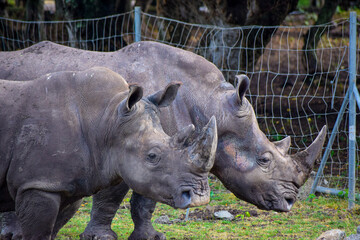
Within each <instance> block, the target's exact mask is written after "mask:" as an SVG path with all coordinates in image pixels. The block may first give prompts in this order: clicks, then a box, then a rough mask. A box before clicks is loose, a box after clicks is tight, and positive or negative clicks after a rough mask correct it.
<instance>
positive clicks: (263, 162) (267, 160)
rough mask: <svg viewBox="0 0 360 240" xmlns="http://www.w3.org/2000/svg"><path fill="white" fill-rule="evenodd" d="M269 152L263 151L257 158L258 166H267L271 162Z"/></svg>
mask: <svg viewBox="0 0 360 240" xmlns="http://www.w3.org/2000/svg"><path fill="white" fill-rule="evenodd" d="M270 158H271V153H265V154H263V155H262V156H261V157H259V158H258V159H257V163H258V164H259V166H260V167H265V168H266V167H268V166H269V165H270V163H271V159H270Z"/></svg>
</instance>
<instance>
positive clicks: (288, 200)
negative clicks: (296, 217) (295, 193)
mask: <svg viewBox="0 0 360 240" xmlns="http://www.w3.org/2000/svg"><path fill="white" fill-rule="evenodd" d="M285 201H286V202H287V204H288V206H287V207H288V210H290V209H291V207H292V206H293V205H294V203H295V200H294V199H293V198H285Z"/></svg>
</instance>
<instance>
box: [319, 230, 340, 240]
mask: <svg viewBox="0 0 360 240" xmlns="http://www.w3.org/2000/svg"><path fill="white" fill-rule="evenodd" d="M345 237H346V234H345V232H344V231H341V230H340V229H333V230H329V231H326V232H324V233H322V234H321V235H320V237H318V238H317V239H316V240H344V239H345Z"/></svg>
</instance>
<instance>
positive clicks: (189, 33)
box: [0, 11, 360, 192]
mask: <svg viewBox="0 0 360 240" xmlns="http://www.w3.org/2000/svg"><path fill="white" fill-rule="evenodd" d="M133 19H134V12H133V11H131V12H129V13H125V14H120V15H113V16H108V17H104V18H97V19H84V20H74V21H56V22H25V21H18V20H11V19H5V18H0V40H1V45H0V50H1V51H12V50H18V49H23V48H26V47H29V46H30V45H32V44H34V43H37V42H39V41H42V40H49V41H52V42H56V43H59V44H63V45H67V46H71V47H76V48H81V49H86V50H95V51H115V50H118V49H120V48H122V47H124V46H126V45H128V44H131V43H133V42H134V39H135V34H134V28H133V25H134V24H133ZM141 19H142V20H141V21H142V22H141V39H142V40H151V41H158V42H162V43H165V44H168V45H171V46H175V47H179V48H183V49H186V50H189V51H192V52H194V53H196V54H199V55H201V56H203V57H205V58H206V59H208V60H209V61H211V62H213V63H214V64H215V65H216V66H217V67H218V68H219V69H220V70H221V71H222V72H223V74H224V76H225V78H226V79H227V80H228V81H229V82H232V83H234V79H235V75H236V74H247V75H248V76H249V78H250V79H251V85H250V91H249V93H248V94H247V97H248V99H249V100H250V102H251V103H252V105H253V107H254V109H255V113H256V116H257V119H258V122H259V125H260V128H261V129H262V130H263V131H264V133H265V134H266V135H267V137H268V138H269V139H271V140H273V141H276V140H280V139H282V138H284V137H285V136H291V137H292V147H291V151H292V152H297V151H299V150H303V149H305V148H306V147H307V146H309V144H310V143H311V142H312V141H313V140H314V139H315V138H316V136H317V134H318V133H319V131H320V129H321V128H322V126H323V125H325V124H326V125H327V126H328V129H329V130H328V136H330V134H331V131H332V128H333V126H334V123H335V120H336V118H337V116H338V113H339V110H340V107H341V104H342V103H343V100H344V97H345V94H346V90H347V88H348V66H349V64H348V44H349V20H348V19H343V20H337V21H333V22H331V23H329V24H325V25H319V26H271V27H264V26H245V27H232V28H228V27H226V28H225V27H218V26H209V25H199V24H189V23H185V22H181V21H177V20H173V19H168V18H163V17H158V16H154V15H150V14H146V13H142V15H141ZM358 39H360V38H358ZM315 46H317V47H315ZM358 46H359V44H358ZM357 61H358V63H357V66H359V49H357ZM358 72H359V70H358ZM358 77H359V76H358V75H357V79H359V78H358ZM359 85H360V84H359V81H358V84H357V86H358V88H359ZM359 117H360V116H359V109H357V118H358V119H360V118H359ZM359 125H360V124H358V125H357V129H356V132H357V137H356V140H357V146H356V159H357V160H356V179H357V182H359V168H360V165H359V155H360V154H359V145H360V126H359ZM325 146H326V143H325ZM347 159H348V110H346V112H345V114H344V118H343V119H342V121H341V125H340V127H339V131H338V132H337V136H336V139H335V141H334V144H333V146H332V147H331V154H330V158H329V159H328V161H327V164H326V166H325V170H324V176H323V178H322V180H321V181H320V185H322V186H325V187H331V188H337V189H346V188H347V186H348V161H347ZM315 170H316V169H315ZM357 192H359V184H357Z"/></svg>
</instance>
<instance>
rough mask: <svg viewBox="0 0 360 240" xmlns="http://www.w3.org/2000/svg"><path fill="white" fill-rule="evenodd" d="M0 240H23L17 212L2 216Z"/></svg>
mask: <svg viewBox="0 0 360 240" xmlns="http://www.w3.org/2000/svg"><path fill="white" fill-rule="evenodd" d="M1 215H2V216H1V218H0V220H1V222H0V223H1V224H0V227H1V228H0V230H1V232H0V240H21V239H22V231H21V227H20V224H19V222H18V220H17V217H16V215H15V212H6V213H2V214H1Z"/></svg>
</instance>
